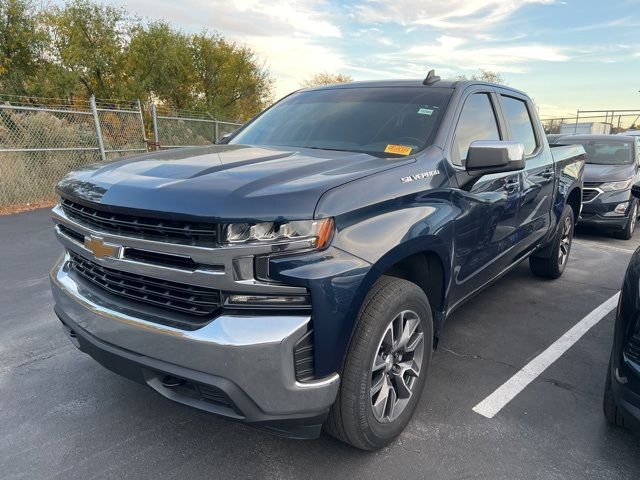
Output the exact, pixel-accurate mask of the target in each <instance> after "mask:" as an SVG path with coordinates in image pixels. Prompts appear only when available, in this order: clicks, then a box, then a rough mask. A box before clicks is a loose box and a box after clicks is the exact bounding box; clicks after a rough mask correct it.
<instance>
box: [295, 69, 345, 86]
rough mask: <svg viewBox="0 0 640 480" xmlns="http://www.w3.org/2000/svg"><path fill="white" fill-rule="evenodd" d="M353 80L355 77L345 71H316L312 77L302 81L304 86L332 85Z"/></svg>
mask: <svg viewBox="0 0 640 480" xmlns="http://www.w3.org/2000/svg"><path fill="white" fill-rule="evenodd" d="M348 82H353V78H351V77H350V76H349V75H345V74H343V73H327V72H322V73H316V74H314V75H313V76H312V77H311V78H309V79H307V80H305V81H304V82H302V85H301V86H302V87H303V88H310V87H321V86H322V85H331V84H334V83H348Z"/></svg>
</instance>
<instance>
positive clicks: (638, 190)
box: [631, 182, 640, 198]
mask: <svg viewBox="0 0 640 480" xmlns="http://www.w3.org/2000/svg"><path fill="white" fill-rule="evenodd" d="M631 195H633V196H634V197H636V198H640V182H638V183H636V184H634V185H631Z"/></svg>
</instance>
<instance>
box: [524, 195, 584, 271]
mask: <svg viewBox="0 0 640 480" xmlns="http://www.w3.org/2000/svg"><path fill="white" fill-rule="evenodd" d="M574 225H575V223H574V217H573V209H572V208H571V207H570V206H569V205H565V207H564V210H563V211H562V216H561V217H560V222H558V230H557V232H556V236H555V238H554V239H553V243H552V247H551V254H550V255H549V256H548V257H529V267H530V268H531V271H532V272H533V273H534V274H535V275H537V276H539V277H544V278H558V277H560V275H562V272H564V269H565V267H566V266H567V262H568V261H569V253H570V252H571V243H572V241H573V230H574Z"/></svg>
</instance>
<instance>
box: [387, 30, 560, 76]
mask: <svg viewBox="0 0 640 480" xmlns="http://www.w3.org/2000/svg"><path fill="white" fill-rule="evenodd" d="M379 58H380V59H382V58H387V59H389V60H392V61H393V62H394V63H396V62H398V61H400V60H401V59H403V58H404V59H406V58H411V59H412V61H413V62H416V63H417V64H419V65H429V66H440V65H444V66H457V67H458V68H460V69H473V70H477V69H480V68H482V69H486V70H493V71H498V72H507V73H522V72H525V71H527V70H528V64H529V62H536V61H546V62H562V61H566V60H568V59H569V56H568V55H567V54H566V53H565V52H564V50H563V49H562V48H560V47H556V46H551V45H536V44H529V45H498V46H490V45H487V46H477V43H476V42H469V41H467V40H466V39H464V38H461V37H452V36H448V35H443V36H440V37H438V38H437V39H436V42H434V43H425V44H421V45H415V46H412V47H409V48H408V49H406V50H404V51H399V52H396V53H394V54H391V55H389V54H385V56H384V57H379ZM422 69H423V70H424V67H422Z"/></svg>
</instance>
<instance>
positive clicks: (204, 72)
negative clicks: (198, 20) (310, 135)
mask: <svg viewBox="0 0 640 480" xmlns="http://www.w3.org/2000/svg"><path fill="white" fill-rule="evenodd" d="M191 50H192V55H193V59H194V77H195V78H194V89H195V91H196V92H197V93H198V95H197V98H196V99H195V102H194V103H195V104H196V106H197V107H198V108H199V109H204V110H207V111H209V112H212V114H213V115H215V116H218V117H224V118H238V119H243V120H244V119H247V118H250V117H251V116H253V115H255V114H256V113H258V112H259V111H260V110H262V109H263V108H264V107H265V106H266V105H267V104H268V103H269V102H270V101H271V92H272V90H271V88H272V80H271V78H270V76H269V72H268V71H267V69H266V68H265V67H264V66H263V65H262V64H261V63H260V61H259V60H258V59H257V58H256V56H255V54H254V53H253V51H252V50H251V49H249V48H247V47H242V46H238V45H237V44H235V43H231V42H228V41H226V40H225V39H223V38H222V37H220V36H219V35H218V34H216V33H209V32H203V33H200V34H196V35H193V36H192V37H191Z"/></svg>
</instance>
